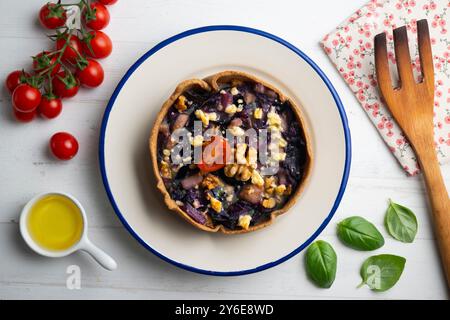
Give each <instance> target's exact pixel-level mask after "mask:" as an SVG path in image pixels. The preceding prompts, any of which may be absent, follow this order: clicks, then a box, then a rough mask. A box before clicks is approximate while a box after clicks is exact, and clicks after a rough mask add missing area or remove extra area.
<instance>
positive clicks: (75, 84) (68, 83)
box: [52, 71, 80, 98]
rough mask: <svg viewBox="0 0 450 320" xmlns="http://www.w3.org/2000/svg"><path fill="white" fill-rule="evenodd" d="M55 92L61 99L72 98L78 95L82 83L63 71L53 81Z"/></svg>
mask: <svg viewBox="0 0 450 320" xmlns="http://www.w3.org/2000/svg"><path fill="white" fill-rule="evenodd" d="M52 85H53V92H54V93H55V94H56V95H57V96H58V97H61V98H71V97H73V96H75V95H76V94H77V93H78V89H79V88H80V81H79V80H78V79H77V78H76V77H74V76H73V75H72V74H70V73H66V72H65V71H61V72H60V73H58V74H57V75H56V76H55V77H54V78H53V80H52Z"/></svg>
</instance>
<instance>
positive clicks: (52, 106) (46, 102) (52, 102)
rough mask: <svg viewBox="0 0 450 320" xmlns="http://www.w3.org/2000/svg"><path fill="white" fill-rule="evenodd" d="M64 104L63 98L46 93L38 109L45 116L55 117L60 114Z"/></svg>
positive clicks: (48, 117)
mask: <svg viewBox="0 0 450 320" xmlns="http://www.w3.org/2000/svg"><path fill="white" fill-rule="evenodd" d="M62 106H63V105H62V100H61V98H58V97H56V96H54V95H47V94H46V95H44V96H43V97H42V99H41V103H40V104H39V107H38V110H39V112H40V114H41V115H42V116H43V117H44V118H47V119H53V118H56V117H57V116H59V114H60V113H61V111H62Z"/></svg>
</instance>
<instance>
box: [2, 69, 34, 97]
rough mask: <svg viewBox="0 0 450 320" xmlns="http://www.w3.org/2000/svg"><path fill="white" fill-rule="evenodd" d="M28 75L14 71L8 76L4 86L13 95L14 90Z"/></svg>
mask: <svg viewBox="0 0 450 320" xmlns="http://www.w3.org/2000/svg"><path fill="white" fill-rule="evenodd" d="M28 76H29V74H28V73H26V72H23V71H20V70H16V71H13V72H11V73H10V74H8V76H7V77H6V80H5V86H6V88H7V89H8V91H9V93H11V94H12V93H13V92H14V89H16V88H17V87H18V86H19V85H20V84H22V83H24V80H25V78H26V77H28Z"/></svg>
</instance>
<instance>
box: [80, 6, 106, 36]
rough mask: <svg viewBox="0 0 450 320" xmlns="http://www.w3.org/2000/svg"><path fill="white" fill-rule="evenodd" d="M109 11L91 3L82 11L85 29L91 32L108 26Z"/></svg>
mask: <svg viewBox="0 0 450 320" xmlns="http://www.w3.org/2000/svg"><path fill="white" fill-rule="evenodd" d="M109 19H110V16H109V11H108V8H106V7H105V6H104V5H103V4H101V3H99V2H94V3H91V5H90V6H89V8H85V9H84V11H83V20H84V23H85V24H86V26H87V27H89V28H91V29H93V30H102V29H103V28H105V27H106V26H107V25H108V24H109Z"/></svg>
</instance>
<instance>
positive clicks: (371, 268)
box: [358, 254, 406, 292]
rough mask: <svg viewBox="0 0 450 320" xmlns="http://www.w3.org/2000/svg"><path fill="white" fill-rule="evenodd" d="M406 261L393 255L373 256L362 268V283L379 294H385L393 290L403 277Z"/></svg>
mask: <svg viewBox="0 0 450 320" xmlns="http://www.w3.org/2000/svg"><path fill="white" fill-rule="evenodd" d="M405 263H406V259H405V258H403V257H399V256H394V255H391V254H380V255H378V256H372V257H370V258H368V259H367V260H366V261H364V263H363V265H362V267H361V278H362V283H361V284H360V285H359V286H358V288H359V287H362V286H363V285H364V284H366V285H367V286H369V288H370V289H372V290H373V291H377V292H383V291H386V290H389V289H390V288H392V287H393V286H394V285H395V284H396V283H397V281H398V280H399V279H400V276H401V275H402V272H403V269H404V268H405Z"/></svg>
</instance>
